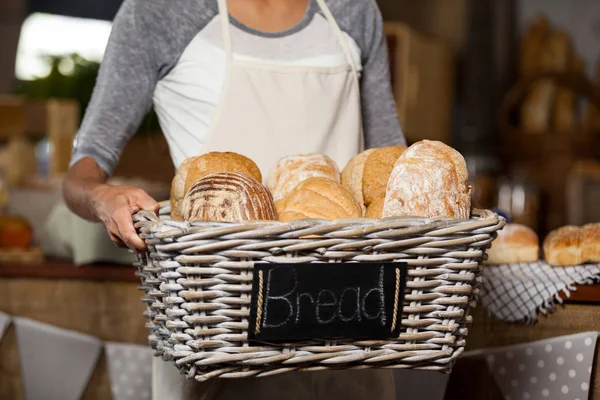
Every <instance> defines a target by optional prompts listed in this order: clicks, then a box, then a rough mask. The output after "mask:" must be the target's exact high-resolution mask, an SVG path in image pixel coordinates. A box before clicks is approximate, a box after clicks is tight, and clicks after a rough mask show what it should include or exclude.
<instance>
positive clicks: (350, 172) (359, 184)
mask: <svg viewBox="0 0 600 400" xmlns="http://www.w3.org/2000/svg"><path fill="white" fill-rule="evenodd" d="M374 150H375V149H369V150H365V151H363V152H362V153H360V154H357V155H355V156H354V157H352V158H351V159H350V161H349V162H348V164H347V165H346V166H345V167H344V169H343V170H342V185H344V187H346V188H347V189H348V190H350V192H351V193H352V195H354V198H355V199H356V201H358V203H359V204H361V205H363V206H364V204H365V198H364V196H363V175H364V171H365V163H366V162H367V158H368V157H369V154H371V153H372V152H373V151H374ZM363 211H366V210H365V209H363Z"/></svg>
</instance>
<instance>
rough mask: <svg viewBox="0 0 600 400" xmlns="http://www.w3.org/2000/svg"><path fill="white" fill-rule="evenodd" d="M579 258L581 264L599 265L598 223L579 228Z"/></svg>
mask: <svg viewBox="0 0 600 400" xmlns="http://www.w3.org/2000/svg"><path fill="white" fill-rule="evenodd" d="M581 258H582V259H583V262H592V263H600V223H595V224H587V225H584V226H583V227H582V228H581Z"/></svg>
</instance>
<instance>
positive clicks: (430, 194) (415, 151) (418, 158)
mask: <svg viewBox="0 0 600 400" xmlns="http://www.w3.org/2000/svg"><path fill="white" fill-rule="evenodd" d="M467 181H468V172H467V164H466V162H465V159H464V158H463V156H462V155H461V154H460V153H459V152H458V151H456V150H454V149H453V148H452V147H450V146H448V145H445V144H444V143H442V142H438V141H430V140H423V141H420V142H417V143H415V144H413V145H412V146H410V147H409V148H408V150H406V151H405V152H403V153H402V155H400V157H399V158H398V161H396V165H395V166H394V169H393V171H392V174H391V176H390V179H389V181H388V186H387V191H386V196H385V203H384V205H383V214H382V217H383V218H387V217H395V216H417V217H427V218H431V217H454V218H469V216H470V212H471V189H470V187H469V185H468V182H467Z"/></svg>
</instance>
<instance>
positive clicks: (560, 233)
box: [544, 225, 583, 267]
mask: <svg viewBox="0 0 600 400" xmlns="http://www.w3.org/2000/svg"><path fill="white" fill-rule="evenodd" d="M544 258H545V259H546V262H547V263H548V264H550V265H553V266H556V267H564V266H570V265H579V264H582V263H583V258H582V255H581V228H579V227H577V226H571V225H568V226H563V227H561V228H558V229H555V230H553V231H552V232H550V233H549V234H548V236H546V239H544Z"/></svg>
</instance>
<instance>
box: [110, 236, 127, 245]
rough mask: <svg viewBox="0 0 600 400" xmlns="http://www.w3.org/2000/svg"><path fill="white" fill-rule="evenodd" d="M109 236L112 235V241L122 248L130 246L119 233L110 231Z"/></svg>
mask: <svg viewBox="0 0 600 400" xmlns="http://www.w3.org/2000/svg"><path fill="white" fill-rule="evenodd" d="M109 236H110V240H112V242H113V243H114V244H115V246H117V247H118V248H121V249H127V248H128V247H127V245H126V244H125V243H124V242H123V241H122V240H121V238H120V237H118V236H117V235H113V234H112V233H109Z"/></svg>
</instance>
